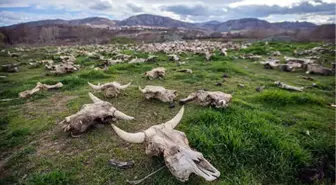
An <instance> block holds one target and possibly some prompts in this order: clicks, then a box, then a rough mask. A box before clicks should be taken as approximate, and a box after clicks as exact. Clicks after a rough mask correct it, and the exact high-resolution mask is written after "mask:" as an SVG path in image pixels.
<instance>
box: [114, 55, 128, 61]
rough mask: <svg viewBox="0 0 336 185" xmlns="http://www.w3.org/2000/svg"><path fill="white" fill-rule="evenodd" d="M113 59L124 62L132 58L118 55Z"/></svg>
mask: <svg viewBox="0 0 336 185" xmlns="http://www.w3.org/2000/svg"><path fill="white" fill-rule="evenodd" d="M115 58H116V59H120V60H123V61H125V60H129V59H131V58H132V56H130V55H124V54H118V55H116V56H115Z"/></svg>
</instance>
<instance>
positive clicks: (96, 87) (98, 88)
mask: <svg viewBox="0 0 336 185" xmlns="http://www.w3.org/2000/svg"><path fill="white" fill-rule="evenodd" d="M88 84H89V86H91V87H92V89H94V90H100V89H101V86H100V84H98V85H93V84H92V83H90V82H88Z"/></svg>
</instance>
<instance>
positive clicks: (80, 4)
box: [0, 0, 336, 26]
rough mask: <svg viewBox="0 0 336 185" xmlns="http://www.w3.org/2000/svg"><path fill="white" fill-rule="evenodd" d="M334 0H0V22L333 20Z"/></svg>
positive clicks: (7, 23) (323, 22)
mask: <svg viewBox="0 0 336 185" xmlns="http://www.w3.org/2000/svg"><path fill="white" fill-rule="evenodd" d="M335 5H336V4H335V0H236V1H234V0H184V1H181V0H171V1H168V0H166V1H164V0H132V1H130V0H0V26H5V25H11V24H16V23H21V22H28V21H36V20H43V19H66V20H70V19H78V18H86V17H93V16H99V17H106V18H109V19H115V20H122V19H125V18H127V17H129V16H133V15H138V14H143V13H147V14H156V15H162V16H167V17H171V18H174V19H178V20H181V21H188V22H204V21H210V20H217V21H226V20H231V19H239V18H259V19H263V20H267V21H270V22H281V21H309V22H313V23H316V24H325V23H335Z"/></svg>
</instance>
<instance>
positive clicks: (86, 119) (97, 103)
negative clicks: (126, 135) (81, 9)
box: [60, 93, 134, 136]
mask: <svg viewBox="0 0 336 185" xmlns="http://www.w3.org/2000/svg"><path fill="white" fill-rule="evenodd" d="M89 96H90V98H91V100H92V101H93V103H91V104H85V105H83V106H82V109H81V110H80V111H78V112H77V113H76V114H73V115H71V116H68V117H66V118H65V119H64V120H63V121H62V122H61V123H60V124H62V125H63V130H64V132H70V133H71V135H72V136H75V135H78V134H81V133H83V132H85V131H86V130H87V129H88V128H90V127H92V126H94V125H95V124H97V123H108V122H110V121H111V120H112V121H116V120H117V119H122V120H132V119H134V117H131V116H128V115H126V114H124V113H122V112H120V111H118V110H117V109H116V108H115V107H113V106H112V104H111V103H110V102H107V101H103V100H101V99H99V98H97V97H96V96H94V95H93V94H91V93H89Z"/></svg>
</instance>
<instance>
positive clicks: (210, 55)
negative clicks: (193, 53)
mask: <svg viewBox="0 0 336 185" xmlns="http://www.w3.org/2000/svg"><path fill="white" fill-rule="evenodd" d="M211 57H212V54H211V53H210V52H208V51H207V52H205V59H206V60H207V61H210V60H211Z"/></svg>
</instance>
